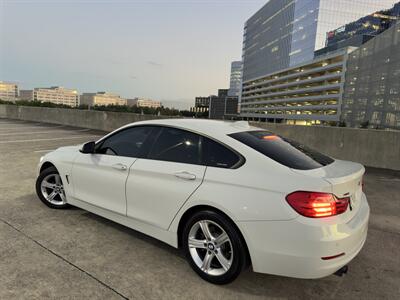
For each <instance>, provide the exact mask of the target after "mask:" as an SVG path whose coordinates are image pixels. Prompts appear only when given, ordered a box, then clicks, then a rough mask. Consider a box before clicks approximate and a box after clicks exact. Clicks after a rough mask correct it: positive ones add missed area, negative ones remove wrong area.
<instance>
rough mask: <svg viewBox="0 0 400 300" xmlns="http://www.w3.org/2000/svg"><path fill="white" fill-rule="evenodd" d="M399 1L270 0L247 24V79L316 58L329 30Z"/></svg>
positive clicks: (245, 34)
mask: <svg viewBox="0 0 400 300" xmlns="http://www.w3.org/2000/svg"><path fill="white" fill-rule="evenodd" d="M396 2H397V1H396V0H379V1H377V0H334V1H333V0H269V1H268V2H267V3H266V4H265V5H264V6H263V7H262V8H261V9H260V10H259V11H257V12H256V13H255V14H254V15H253V16H252V17H251V18H250V19H249V20H247V22H246V23H245V26H244V36H243V52H242V61H243V82H246V81H248V80H253V79H256V78H258V77H263V76H265V75H267V74H270V73H273V72H276V71H278V70H281V69H285V68H288V67H291V66H295V65H298V64H301V63H304V62H307V61H310V60H312V59H313V58H314V51H315V50H318V49H320V48H323V47H324V46H325V41H326V36H327V33H328V32H329V31H332V30H334V29H336V28H338V27H340V26H342V25H344V24H346V23H349V22H351V21H354V20H357V19H358V18H360V17H363V16H365V15H367V14H370V13H373V12H375V11H379V10H382V9H388V8H391V7H392V6H393V5H394V4H395V3H396Z"/></svg>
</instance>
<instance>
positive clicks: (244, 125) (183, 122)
mask: <svg viewBox="0 0 400 300" xmlns="http://www.w3.org/2000/svg"><path fill="white" fill-rule="evenodd" d="M138 125H159V126H171V127H176V128H181V129H186V130H189V131H194V132H198V133H202V134H206V135H210V136H222V135H227V134H231V133H235V132H241V131H250V130H257V129H258V130H259V128H257V127H253V126H250V124H249V123H248V122H247V121H222V120H208V119H194V118H193V119H189V118H187V119H184V118H181V119H155V120H148V121H140V122H135V123H131V124H128V125H126V127H128V126H138Z"/></svg>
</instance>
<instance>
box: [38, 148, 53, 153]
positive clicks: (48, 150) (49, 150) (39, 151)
mask: <svg viewBox="0 0 400 300" xmlns="http://www.w3.org/2000/svg"><path fill="white" fill-rule="evenodd" d="M54 150H56V149H47V150H36V151H33V152H35V153H42V152H51V151H54Z"/></svg>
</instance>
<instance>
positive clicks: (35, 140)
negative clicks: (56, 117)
mask: <svg viewBox="0 0 400 300" xmlns="http://www.w3.org/2000/svg"><path fill="white" fill-rule="evenodd" d="M95 137H101V135H77V136H70V137H60V138H49V139H32V140H14V141H0V144H12V143H29V142H45V141H61V140H70V139H78V138H95Z"/></svg>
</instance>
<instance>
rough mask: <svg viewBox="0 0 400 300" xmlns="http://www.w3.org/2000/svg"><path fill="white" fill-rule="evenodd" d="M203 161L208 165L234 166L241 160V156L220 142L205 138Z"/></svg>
mask: <svg viewBox="0 0 400 300" xmlns="http://www.w3.org/2000/svg"><path fill="white" fill-rule="evenodd" d="M202 145H203V153H204V154H203V161H204V162H205V164H206V165H207V166H210V167H219V168H232V167H233V166H234V165H236V164H237V163H238V162H239V161H240V157H239V156H238V155H237V154H236V153H234V152H233V151H231V150H229V149H228V148H226V147H225V146H223V145H221V144H220V143H217V142H214V141H213V140H210V139H208V138H203V143H202Z"/></svg>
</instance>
